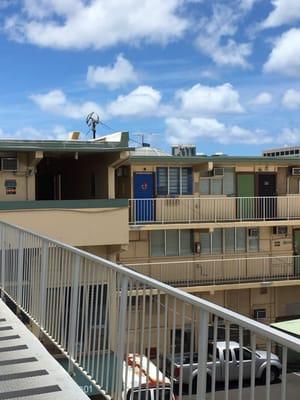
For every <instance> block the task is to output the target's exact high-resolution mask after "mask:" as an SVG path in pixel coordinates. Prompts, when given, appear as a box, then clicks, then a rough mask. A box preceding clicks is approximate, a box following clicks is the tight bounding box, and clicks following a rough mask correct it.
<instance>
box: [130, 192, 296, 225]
mask: <svg viewBox="0 0 300 400" xmlns="http://www.w3.org/2000/svg"><path fill="white" fill-rule="evenodd" d="M129 206H130V223H131V224H132V225H138V224H156V223H157V224H169V223H195V222H230V221H267V220H289V219H297V218H298V219H299V218H300V195H289V196H274V197H225V196H220V197H190V198H187V197H176V198H153V199H130V200H129Z"/></svg>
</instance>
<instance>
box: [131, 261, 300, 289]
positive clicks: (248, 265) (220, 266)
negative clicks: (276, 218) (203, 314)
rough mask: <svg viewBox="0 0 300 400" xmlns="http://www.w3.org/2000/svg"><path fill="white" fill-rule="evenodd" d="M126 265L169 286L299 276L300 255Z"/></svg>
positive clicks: (281, 278) (294, 277)
mask: <svg viewBox="0 0 300 400" xmlns="http://www.w3.org/2000/svg"><path fill="white" fill-rule="evenodd" d="M126 266H127V267H129V268H131V269H133V270H135V271H137V272H139V273H141V274H143V275H147V276H150V277H152V278H154V279H157V280H159V281H162V282H165V283H168V284H170V285H173V286H197V285H219V284H222V283H242V282H257V281H258V282H267V281H276V280H289V279H300V256H272V257H270V256H267V257H247V258H246V257H243V258H222V259H221V258H219V259H209V260H205V259H198V260H180V261H157V262H151V263H126Z"/></svg>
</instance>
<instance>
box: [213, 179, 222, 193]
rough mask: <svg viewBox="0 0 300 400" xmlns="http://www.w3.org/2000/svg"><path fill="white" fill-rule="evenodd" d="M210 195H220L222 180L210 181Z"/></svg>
mask: <svg viewBox="0 0 300 400" xmlns="http://www.w3.org/2000/svg"><path fill="white" fill-rule="evenodd" d="M211 194H222V179H219V178H218V179H212V180H211Z"/></svg>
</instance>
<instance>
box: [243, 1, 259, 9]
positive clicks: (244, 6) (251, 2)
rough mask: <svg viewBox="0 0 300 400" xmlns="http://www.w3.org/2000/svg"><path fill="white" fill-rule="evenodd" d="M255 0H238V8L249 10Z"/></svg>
mask: <svg viewBox="0 0 300 400" xmlns="http://www.w3.org/2000/svg"><path fill="white" fill-rule="evenodd" d="M256 1H257V0H240V8H241V9H242V10H244V11H250V10H251V9H252V7H253V6H254V3H255V2H256Z"/></svg>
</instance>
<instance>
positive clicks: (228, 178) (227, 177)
mask: <svg viewBox="0 0 300 400" xmlns="http://www.w3.org/2000/svg"><path fill="white" fill-rule="evenodd" d="M223 193H224V194H227V195H231V196H232V195H234V194H235V172H234V168H225V169H224V177H223Z"/></svg>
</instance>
